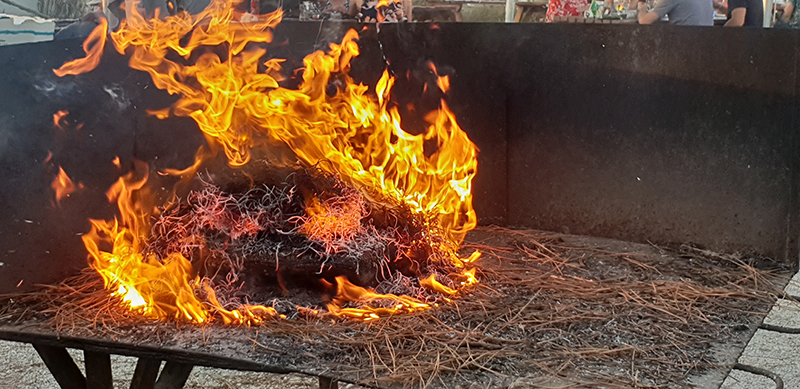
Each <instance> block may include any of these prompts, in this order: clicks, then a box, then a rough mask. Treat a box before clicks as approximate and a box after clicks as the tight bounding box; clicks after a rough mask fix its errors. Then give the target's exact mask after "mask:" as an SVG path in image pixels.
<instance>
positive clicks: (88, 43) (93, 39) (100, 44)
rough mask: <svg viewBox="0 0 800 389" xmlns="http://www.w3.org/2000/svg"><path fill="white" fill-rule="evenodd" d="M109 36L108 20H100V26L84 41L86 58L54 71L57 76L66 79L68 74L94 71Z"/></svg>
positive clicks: (70, 62) (66, 64) (68, 63)
mask: <svg viewBox="0 0 800 389" xmlns="http://www.w3.org/2000/svg"><path fill="white" fill-rule="evenodd" d="M107 34H108V20H106V18H101V19H100V24H99V25H97V27H95V29H94V30H92V33H91V34H89V37H87V38H86V40H85V41H83V51H84V52H85V53H86V57H85V58H78V59H76V60H72V61H69V62H67V63H65V64H63V65H61V67H60V68H58V69H53V73H55V74H56V76H59V77H64V76H66V75H68V74H72V75H77V74H81V73H86V72H88V71H91V70H93V69H94V68H96V67H97V65H98V64H99V63H100V57H101V56H102V55H103V49H104V48H105V47H106V35H107Z"/></svg>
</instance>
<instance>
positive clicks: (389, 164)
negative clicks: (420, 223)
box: [56, 0, 479, 324]
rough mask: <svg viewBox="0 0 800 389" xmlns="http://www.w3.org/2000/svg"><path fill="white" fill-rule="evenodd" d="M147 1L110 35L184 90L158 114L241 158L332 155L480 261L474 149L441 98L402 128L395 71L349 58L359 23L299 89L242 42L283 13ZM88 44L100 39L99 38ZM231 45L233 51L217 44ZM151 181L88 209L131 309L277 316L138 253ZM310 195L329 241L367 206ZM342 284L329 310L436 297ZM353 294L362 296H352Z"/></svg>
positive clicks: (461, 261) (160, 81)
mask: <svg viewBox="0 0 800 389" xmlns="http://www.w3.org/2000/svg"><path fill="white" fill-rule="evenodd" d="M137 3H138V2H134V3H133V4H132V6H131V7H129V13H128V17H127V19H126V20H124V21H123V22H122V23H121V25H120V28H119V30H118V31H116V32H112V33H111V34H110V37H111V40H112V42H113V44H114V46H115V48H116V50H117V51H118V52H120V53H123V54H124V53H126V52H127V53H128V54H129V55H130V66H131V67H132V68H134V69H138V70H142V71H146V72H148V73H149V74H150V76H151V78H152V80H153V83H154V85H155V86H156V87H158V88H160V89H163V90H166V91H167V92H168V93H170V94H176V95H179V96H180V99H179V100H178V101H177V102H176V103H175V104H174V105H173V106H172V107H171V108H170V109H169V110H162V111H158V112H153V114H154V115H156V116H157V117H159V118H164V117H167V116H168V115H170V114H174V115H177V116H188V117H191V118H192V119H194V120H195V122H196V123H197V125H198V127H199V128H200V130H201V131H203V133H204V135H205V136H206V139H207V140H208V141H209V143H216V144H219V145H221V146H222V149H223V150H224V152H225V154H226V156H227V158H228V162H229V164H230V165H231V166H233V167H239V166H242V165H245V164H247V163H248V162H249V161H250V159H251V151H252V150H253V149H257V148H263V147H268V145H269V144H274V143H275V142H276V141H277V142H280V143H283V144H286V145H288V146H289V147H290V148H291V150H292V151H293V152H294V154H295V155H296V157H297V158H298V159H299V160H300V161H301V162H303V163H304V164H306V165H308V166H312V165H318V163H319V162H320V161H323V160H324V161H327V163H325V164H319V165H318V166H320V167H321V168H322V169H325V170H327V171H328V172H331V173H334V174H336V175H337V176H338V177H340V178H341V179H342V180H344V181H345V182H346V183H347V184H349V185H350V186H352V187H354V188H356V189H358V190H359V191H360V192H361V194H362V195H363V196H366V197H369V198H370V199H372V200H375V201H379V202H389V203H395V204H403V205H405V206H407V207H408V208H410V209H411V210H412V212H415V213H418V214H420V215H422V216H424V217H423V219H424V220H427V225H426V226H425V227H426V229H427V234H426V236H427V237H428V238H429V239H430V242H429V243H430V244H431V246H432V248H433V251H434V253H436V254H435V255H434V257H433V259H434V260H443V261H445V262H446V263H448V264H450V265H453V266H455V267H459V268H464V267H465V265H467V264H469V263H471V262H472V261H474V260H475V259H477V256H476V255H475V254H473V255H472V256H470V257H469V258H460V257H459V256H458V255H457V254H456V249H457V248H458V245H459V244H460V242H461V241H462V240H463V238H464V235H465V234H466V232H467V231H469V230H471V229H472V228H474V227H475V224H476V215H475V211H474V210H473V208H472V193H471V191H472V179H473V177H474V176H475V173H476V169H477V158H476V156H477V151H478V150H477V147H475V145H474V144H473V143H472V142H471V141H470V140H469V138H468V137H467V135H466V133H465V132H464V131H463V130H462V129H461V128H460V126H459V125H458V123H457V122H456V119H455V115H454V114H453V113H452V112H451V111H450V109H449V108H448V106H447V104H446V103H445V102H444V101H442V102H441V105H440V107H439V109H438V110H437V111H434V112H432V113H430V114H429V115H428V116H427V117H426V120H427V122H428V127H427V129H426V130H425V131H424V132H423V133H421V134H417V135H415V134H410V133H408V132H406V131H405V130H404V129H403V128H402V125H401V118H400V114H399V113H398V110H397V107H396V106H395V105H394V104H392V103H391V102H390V101H389V100H390V95H391V89H392V86H393V85H394V79H393V78H392V77H390V76H389V74H388V72H384V73H383V76H382V77H381V78H380V80H379V81H378V83H377V84H376V85H375V87H374V88H369V87H367V86H365V85H362V84H357V83H355V82H354V81H353V80H352V78H351V77H350V76H349V75H348V71H349V68H350V60H351V59H352V58H353V57H355V56H357V55H358V54H359V49H358V45H357V44H356V40H357V38H358V34H357V32H356V31H354V30H350V31H348V32H347V33H346V35H345V37H344V39H343V40H342V42H341V43H340V44H331V45H330V49H329V51H328V52H327V53H325V52H322V51H317V52H315V53H312V54H310V55H308V56H307V57H306V58H305V59H304V60H303V64H304V69H303V73H302V82H301V83H300V85H299V86H298V88H297V89H287V88H283V87H281V86H280V85H279V81H281V78H280V75H279V71H280V69H281V68H280V63H281V60H274V59H273V60H269V61H266V63H265V62H264V61H263V60H262V57H263V56H264V54H265V53H266V50H264V49H253V48H250V49H247V50H246V47H247V46H248V44H249V43H264V42H270V41H271V40H272V29H273V28H274V27H275V26H276V25H277V24H278V23H279V22H280V19H281V13H280V12H275V13H272V14H268V15H261V19H260V20H257V21H254V22H252V23H240V22H237V21H236V20H237V19H239V18H241V16H242V15H241V14H240V13H238V12H236V11H235V6H236V2H228V1H224V0H212V1H211V4H210V5H209V6H208V8H206V10H204V11H203V12H201V13H200V14H198V15H190V14H189V13H186V12H182V13H180V14H177V15H173V16H169V17H167V18H165V19H163V20H162V19H158V18H154V19H151V20H147V19H145V18H144V17H143V16H142V15H140V14H139V13H138V11H137V9H138V7H137ZM106 30H107V26H106V25H105V23H104V24H101V26H98V28H97V29H95V31H93V33H92V35H91V36H90V37H89V39H87V41H86V42H85V43H84V49H85V51H86V53H87V57H86V58H84V59H81V60H76V61H72V62H69V63H67V64H64V66H62V67H61V69H58V70H56V74H59V75H65V74H78V73H81V72H86V71H89V70H91V69H92V68H94V67H95V66H97V64H98V63H99V60H100V55H101V54H102V50H103V47H102V46H103V45H104V44H105V36H106ZM187 36H188V38H187ZM92 42H94V46H91V47H90V45H91V43H92ZM199 47H215V50H208V51H206V52H204V53H203V54H201V55H200V56H198V57H197V59H196V61H194V63H193V64H191V65H185V64H183V63H182V62H178V61H174V60H171V59H168V58H167V57H168V56H169V55H168V54H170V53H175V54H177V55H180V56H182V57H184V58H186V59H188V58H189V57H190V56H191V54H192V52H193V50H195V49H197V48H199ZM223 50H227V53H225V54H223V55H219V53H220V52H221V51H223ZM259 68H261V69H262V70H261V71H259ZM264 68H266V69H265V70H264ZM434 71H435V68H434ZM334 77H335V79H336V80H337V82H338V83H339V87H338V89H337V91H336V92H335V93H332V95H331V94H329V93H328V92H329V90H328V89H329V84H330V82H329V81H331V80H332V79H334ZM438 85H439V88H440V89H442V90H443V91H446V90H447V88H449V80H448V79H447V78H446V77H440V78H439V82H438ZM426 143H427V144H435V145H436V146H437V149H436V150H435V151H434V152H432V153H430V152H428V153H426V152H425V148H424V145H425V144H426ZM206 157H207V155H206V153H204V152H202V150H201V151H198V154H197V155H196V161H195V164H193V165H192V167H190V168H189V169H185V170H183V171H180V170H167V171H165V172H166V173H168V174H179V175H183V174H184V173H191V172H194V171H196V169H197V168H198V167H199V165H200V163H202V161H203V160H204V159H205V158H206ZM144 184H145V179H140V180H136V179H134V177H133V176H132V174H129V175H127V176H125V177H123V178H121V179H120V180H119V182H117V184H115V185H114V186H113V187H112V188H111V190H110V192H109V199H110V200H116V201H117V204H118V206H119V209H120V214H121V218H120V219H118V220H114V221H111V222H108V221H99V220H92V231H91V232H90V233H89V234H87V235H85V236H84V242H85V244H86V246H87V249H88V250H89V253H90V257H91V266H92V267H93V268H94V269H95V270H97V271H98V273H100V274H101V275H102V276H103V279H104V280H105V285H106V288H107V289H109V290H110V291H111V292H112V294H114V295H115V296H118V297H120V298H121V299H122V301H123V302H124V304H126V305H127V306H128V307H130V308H131V309H132V310H135V311H138V312H141V313H143V314H144V315H146V316H148V317H154V318H161V319H165V318H176V319H181V320H188V321H194V322H198V323H202V322H206V321H208V320H210V319H211V317H212V316H214V315H217V316H220V317H221V318H222V319H223V321H224V322H226V323H247V324H251V323H257V322H259V321H260V320H263V319H264V318H266V317H274V316H276V312H275V310H274V309H272V308H267V307H263V306H247V305H243V306H239V307H236V308H235V309H234V310H228V309H226V308H225V307H223V304H220V302H219V301H218V299H217V297H216V295H215V294H214V291H213V289H212V288H211V287H210V286H209V285H207V284H206V283H204V282H203V281H202V280H201V279H200V278H199V277H198V276H197V275H196V274H195V273H194V271H193V269H192V266H191V262H190V261H189V260H188V259H186V258H184V257H183V256H182V255H181V254H178V253H173V254H170V255H168V256H167V257H166V258H156V257H155V256H154V255H152V254H145V253H142V242H143V240H144V239H145V238H146V236H147V233H148V231H149V230H148V227H149V223H148V220H149V219H148V217H149V213H148V212H147V209H148V208H147V207H145V206H144V205H143V199H146V198H148V196H147V193H146V190H145V188H144ZM134 193H136V195H135V196H134ZM314 201H316V203H314ZM308 205H309V206H308V208H307V215H308V216H307V218H306V220H304V222H305V223H304V226H303V228H305V229H306V230H305V232H306V233H307V235H309V236H310V237H311V238H312V239H313V238H314V236H317V237H318V238H319V239H321V240H325V241H327V242H331V241H334V240H335V239H346V238H347V236H348V234H349V233H350V232H349V231H352V230H353V228H354V226H355V224H354V223H356V222H357V221H356V219H358V220H360V218H361V215H363V213H361V211H360V210H359V209H358V208H357V207H350V208H348V207H347V206H344V207H341V206H340V205H341V204H340V205H335V204H326V203H325V202H322V201H320V200H319V199H316V200H313V199H312V200H310V203H309V204H308ZM337 206H340V207H339V208H336V207H337ZM356 211H358V212H356ZM337 212H338V213H337ZM339 213H341V214H339ZM320 234H321V235H320ZM434 237H438V238H439V239H434ZM101 243H102V244H101ZM101 246H102V247H106V246H109V247H111V251H103V250H101V249H100V247H101ZM332 249H334V250H335V247H333V248H332ZM478 255H479V254H478ZM474 274H475V272H474V269H472V270H464V272H463V274H460V275H456V276H455V277H456V278H457V279H458V278H460V279H465V281H463V282H461V285H462V287H463V286H468V285H472V284H474V283H475V282H477V280H476V279H475V276H474ZM423 283H424V285H428V286H429V288H431V289H432V290H434V291H437V292H439V293H442V294H447V295H451V294H453V293H454V291H455V290H454V289H451V288H447V287H446V286H444V285H442V284H440V283H438V282H436V280H435V278H429V279H428V280H427V281H424V280H423ZM337 289H338V295H337V297H336V298H335V299H334V300H333V302H332V303H331V304H330V305H329V306H328V311H329V312H330V313H331V314H333V315H336V316H339V317H348V318H360V319H362V320H370V319H374V318H376V317H381V316H385V315H390V314H393V313H396V312H414V311H419V310H424V309H428V308H430V305H429V304H427V303H424V302H421V301H419V300H417V299H414V298H411V297H408V296H394V295H381V294H377V293H374V292H372V291H370V290H367V289H364V288H361V287H358V286H356V285H352V284H350V283H349V282H348V281H347V280H346V279H344V278H337ZM450 292H453V293H450ZM198 296H205V297H203V298H199V297H198ZM348 302H352V303H356V304H358V305H359V307H358V308H351V307H347V308H343V307H342V305H343V304H345V303H348ZM387 304H388V305H387ZM372 305H374V306H375V307H373V306H372Z"/></svg>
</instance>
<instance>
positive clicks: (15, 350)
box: [0, 341, 360, 389]
mask: <svg viewBox="0 0 800 389" xmlns="http://www.w3.org/2000/svg"><path fill="white" fill-rule="evenodd" d="M70 354H72V357H73V358H74V359H75V361H76V363H77V364H78V366H80V367H81V369H83V353H82V352H80V351H75V350H70ZM111 364H112V366H111V368H112V371H113V372H114V388H116V389H125V388H128V386H129V385H130V380H131V377H132V376H133V370H134V368H135V367H136V359H134V358H130V357H122V356H118V355H112V356H111ZM0 366H3V367H0V389H12V388H13V389H23V388H24V389H27V388H36V389H57V388H58V384H56V381H55V380H54V379H53V376H52V375H50V372H48V371H47V368H46V367H45V366H44V363H43V362H42V360H41V359H39V355H38V354H37V353H36V351H35V350H34V349H33V347H31V346H30V345H28V344H24V343H14V342H4V341H0ZM339 387H340V388H346V389H357V388H360V387H358V386H355V385H340V386H339ZM185 388H187V389H201V388H202V389H318V388H319V381H317V379H316V378H313V377H306V376H302V375H299V374H289V375H278V374H267V373H251V372H237V371H232V370H222V369H211V368H205V367H195V368H194V370H192V374H191V375H190V376H189V381H188V382H187V383H186V386H185Z"/></svg>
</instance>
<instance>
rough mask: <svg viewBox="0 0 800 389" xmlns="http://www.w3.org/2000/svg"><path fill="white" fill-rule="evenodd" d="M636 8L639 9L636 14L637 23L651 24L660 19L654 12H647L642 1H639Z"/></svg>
mask: <svg viewBox="0 0 800 389" xmlns="http://www.w3.org/2000/svg"><path fill="white" fill-rule="evenodd" d="M636 9H637V10H638V11H639V12H638V14H637V15H636V17H637V19H639V24H653V23H655V21H656V20H658V19H661V17H660V16H658V14H657V13H656V12H654V11H650V12H647V4H645V3H643V2H639V5H637V6H636Z"/></svg>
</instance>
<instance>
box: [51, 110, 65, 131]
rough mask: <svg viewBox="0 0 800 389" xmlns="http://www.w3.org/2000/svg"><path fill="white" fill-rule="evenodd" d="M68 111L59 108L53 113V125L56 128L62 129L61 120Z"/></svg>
mask: <svg viewBox="0 0 800 389" xmlns="http://www.w3.org/2000/svg"><path fill="white" fill-rule="evenodd" d="M68 114H69V112H67V111H64V110H61V111H58V112H56V113H54V114H53V125H54V126H55V127H56V128H58V129H59V130H62V131H63V130H64V127H63V126H62V125H61V121H62V120H64V117H65V116H67V115H68Z"/></svg>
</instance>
